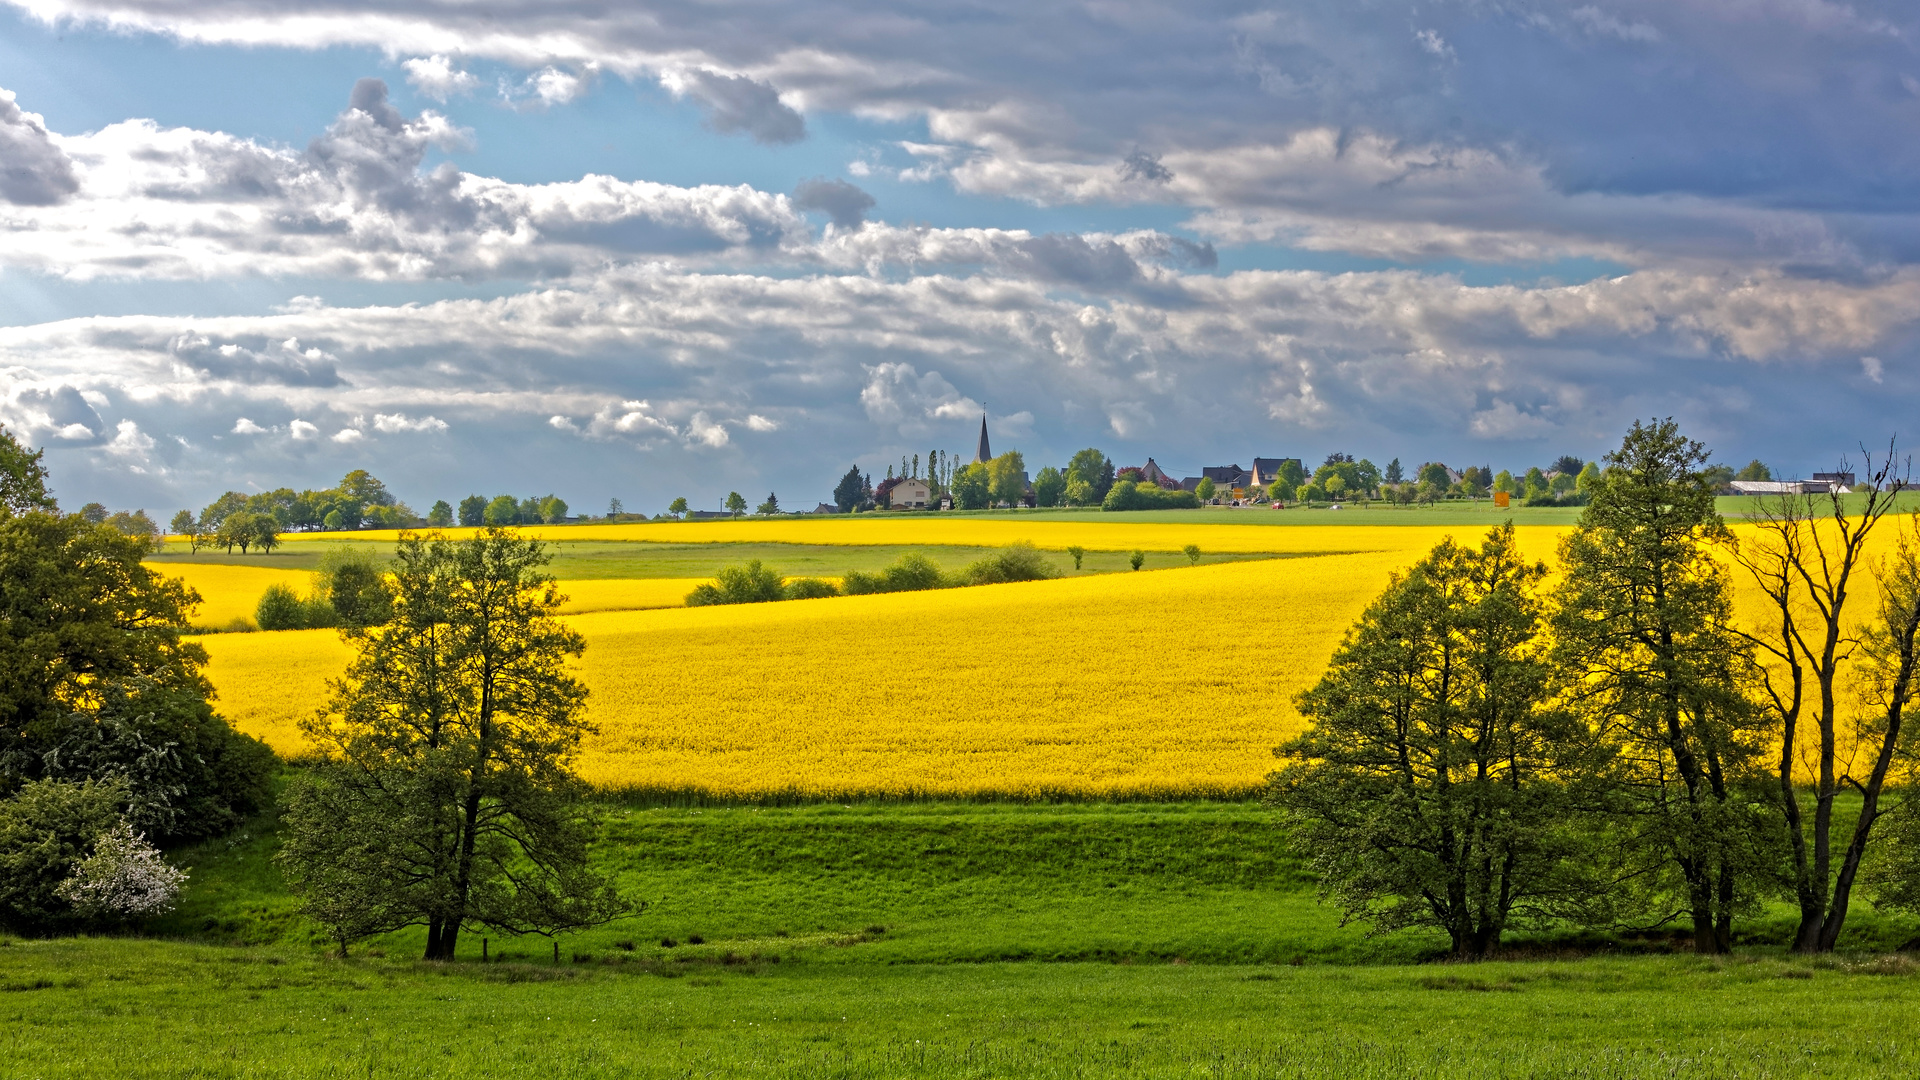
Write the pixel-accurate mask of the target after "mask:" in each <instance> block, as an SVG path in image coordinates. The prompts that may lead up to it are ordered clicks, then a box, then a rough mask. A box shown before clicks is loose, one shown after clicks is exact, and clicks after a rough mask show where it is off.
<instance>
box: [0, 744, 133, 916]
mask: <svg viewBox="0 0 1920 1080" xmlns="http://www.w3.org/2000/svg"><path fill="white" fill-rule="evenodd" d="M126 801H127V788H126V785H125V784H123V783H120V782H119V781H109V782H94V781H87V782H84V783H78V784H72V783H66V782H63V781H59V780H40V781H36V782H34V783H30V784H26V785H25V786H23V787H21V789H20V790H19V792H18V793H16V794H15V795H14V796H13V798H11V799H6V800H0V924H4V925H6V926H7V927H8V928H10V929H12V930H14V931H16V932H20V933H50V932H53V931H57V930H61V929H71V928H73V927H74V926H75V924H77V923H78V922H79V921H80V920H79V918H78V917H77V915H76V914H75V912H74V911H73V906H72V905H71V904H69V903H68V902H67V901H66V900H64V899H62V898H61V897H60V895H59V889H60V886H61V883H63V882H65V881H66V880H67V879H68V878H70V877H72V876H73V872H74V870H75V869H76V868H78V867H79V866H80V864H81V862H82V861H84V860H85V858H86V854H87V852H88V851H89V849H91V848H92V847H93V845H94V841H96V840H97V839H99V837H100V836H101V835H102V834H104V833H105V832H107V830H109V829H111V828H113V827H114V825H116V824H118V823H119V821H120V810H121V808H122V807H123V806H125V805H126Z"/></svg>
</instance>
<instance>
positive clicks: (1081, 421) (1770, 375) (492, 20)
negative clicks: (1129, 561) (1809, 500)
mask: <svg viewBox="0 0 1920 1080" xmlns="http://www.w3.org/2000/svg"><path fill="white" fill-rule="evenodd" d="M1917 197H1920V8H1917V7H1916V6H1915V5H1913V4H1912V3H1911V2H1904V3H1901V2H1893V0H1882V2H1865V3H1852V4H1848V3H1838V2H1830V0H1591V2H1587V0H1571V2H1565V3H1562V2H1555V0H1511V2H1508V0H1427V2H1422V3H1406V2H1399V0H1308V2H1280V3H1267V4H1261V3H1252V2H1245V3H1215V2H1209V0H1180V2H1166V3H1147V2H1139V0H1082V2H1078V3H1073V2H1063V3H1055V4H1035V3H1032V2H1031V0H973V2H970V3H965V4H955V3H951V2H946V0H943V2H939V3H924V4H922V3H912V2H904V0H895V2H890V3H878V2H871V3H870V2H864V0H700V2H697V3H696V2H685V0H681V2H633V0H619V2H615V0H430V2H429V0H377V2H376V0H320V2H314V3H303V4H290V3H277V2H274V0H0V421H4V422H5V423H6V424H7V425H8V426H9V427H10V428H12V429H13V430H14V431H15V432H16V433H18V434H21V435H23V436H24V437H25V438H26V439H28V440H29V441H31V442H33V443H35V444H38V445H44V446H46V447H48V448H49V453H48V460H49V462H50V464H51V466H52V469H53V472H54V479H55V482H56V487H57V492H58V494H59V495H60V496H61V498H62V499H63V501H64V502H65V503H67V504H68V505H69V506H72V505H77V504H78V503H79V502H83V501H87V500H93V499H98V500H101V501H104V502H106V503H108V504H109V505H113V506H116V507H120V506H124V507H135V506H140V507H146V508H149V509H151V510H156V511H160V512H163V513H164V512H171V510H173V509H176V508H178V507H181V506H194V507H197V506H199V505H201V504H203V503H205V502H206V501H208V500H210V499H211V498H212V497H213V496H214V495H216V494H218V493H219V492H221V491H223V490H226V489H228V488H240V489H257V488H265V487H275V486H281V485H293V486H296V487H301V486H324V485H326V484H328V483H330V482H332V481H333V480H335V479H337V478H338V477H339V476H340V475H341V474H342V473H344V472H346V471H347V470H349V469H352V468H359V467H365V468H370V469H373V470H374V471H375V472H376V473H377V474H378V475H380V476H382V477H383V478H385V479H386V480H387V481H388V483H389V484H390V486H392V487H393V488H394V489H395V490H396V491H397V492H398V493H399V494H400V495H401V496H402V497H403V498H405V499H407V500H408V501H410V502H412V503H413V504H414V505H415V506H416V507H417V508H424V507H425V506H426V505H428V504H430V503H431V502H432V501H433V500H434V499H436V498H448V499H458V498H459V497H460V496H462V495H465V494H469V493H473V492H479V493H483V494H495V493H499V492H514V493H521V494H527V493H545V492H548V491H553V492H557V493H559V494H560V495H561V496H562V497H563V498H565V499H567V500H568V501H569V502H571V503H572V504H573V505H574V506H575V507H576V508H577V509H582V510H588V511H593V512H600V511H602V510H603V509H604V507H605V505H606V502H607V500H608V499H609V498H610V497H619V498H621V499H623V500H624V501H625V502H626V504H627V505H628V507H629V508H631V509H648V510H655V509H659V508H660V507H661V506H663V505H664V504H665V502H666V501H667V500H669V499H671V498H672V497H673V496H675V495H682V494H684V495H686V496H688V497H689V498H690V499H691V500H692V501H693V502H694V504H695V505H696V506H714V507H717V506H718V505H719V502H720V500H721V499H723V498H724V496H725V495H726V493H727V492H728V491H729V490H734V489H737V490H739V491H741V492H744V493H747V494H749V495H751V496H753V497H754V498H755V499H756V500H757V499H758V498H760V497H762V496H763V495H764V494H765V492H766V491H768V490H773V491H777V492H778V493H779V494H780V496H781V499H782V501H783V502H784V503H787V504H789V505H804V506H808V507H810V506H811V505H812V504H813V502H814V501H816V500H818V499H822V498H826V497H828V495H829V492H830V491H831V488H832V486H833V483H834V481H835V480H836V479H837V477H838V474H839V473H841V472H844V471H845V469H846V467H847V465H848V464H849V463H850V462H858V463H860V464H861V465H862V466H863V467H866V468H868V469H871V470H873V471H874V472H877V473H879V472H884V471H885V468H886V466H887V464H888V463H889V462H897V461H898V460H899V458H900V456H901V455H903V454H915V453H918V454H922V455H924V454H925V453H926V452H927V451H928V450H931V449H936V448H937V449H940V450H943V451H959V452H963V453H964V452H968V451H970V449H971V445H972V438H973V433H974V430H975V428H976V427H977V424H978V420H979V415H980V412H981V410H982V409H983V408H984V409H986V410H987V411H988V412H990V413H991V414H992V416H993V421H992V423H993V426H994V433H995V445H996V449H998V448H1007V447H1017V448H1019V449H1021V450H1022V451H1024V452H1025V453H1026V455H1027V460H1028V462H1029V463H1030V465H1031V466H1032V467H1038V465H1040V464H1045V463H1058V462H1061V461H1063V460H1064V459H1065V458H1066V457H1067V456H1068V455H1069V454H1071V453H1072V452H1073V451H1074V450H1076V449H1078V448H1080V447H1083V446H1088V445H1093V446H1099V447H1102V448H1104V449H1106V450H1107V451H1108V452H1109V453H1110V454H1111V455H1112V456H1114V457H1115V458H1116V459H1119V460H1120V461H1121V462H1122V463H1123V464H1128V463H1137V462H1138V461H1141V460H1144V459H1145V458H1146V457H1147V456H1148V455H1152V456H1153V457H1154V458H1155V459H1156V460H1157V461H1159V462H1160V463H1161V464H1162V465H1164V466H1166V467H1167V468H1168V469H1169V470H1170V471H1173V472H1175V473H1176V474H1183V473H1184V474H1190V473H1193V472H1196V471H1197V470H1198V468H1199V467H1200V466H1201V465H1208V464H1223V463H1228V462H1234V461H1238V462H1241V463H1245V462H1246V461H1247V459H1249V458H1250V457H1252V456H1254V455H1255V454H1259V455H1262V456H1267V455H1287V456H1300V457H1304V458H1309V459H1313V460H1318V459H1319V458H1320V457H1322V456H1324V455H1325V454H1326V453H1327V452H1329V451H1336V450H1338V451H1347V452H1351V453H1354V454H1358V455H1365V456H1368V457H1371V458H1372V459H1374V460H1375V461H1377V462H1382V463H1384V462H1385V461H1386V460H1387V459H1389V458H1393V457H1399V458H1401V459H1402V460H1403V461H1405V462H1408V463H1417V462H1420V461H1426V460H1442V461H1446V462H1448V463H1451V464H1456V465H1466V464H1479V463H1491V464H1492V465H1493V466H1494V467H1495V468H1501V467H1509V468H1515V469H1516V470H1517V469H1519V468H1524V467H1525V466H1527V465H1530V464H1535V463H1543V462H1545V461H1548V460H1550V459H1551V458H1553V457H1554V456H1556V455H1558V454H1561V453H1573V454H1578V455H1580V456H1583V457H1592V456H1596V455H1597V454H1599V453H1601V452H1603V451H1604V450H1605V449H1606V448H1607V447H1608V446H1610V445H1612V444H1615V443H1617V441H1618V437H1619V433H1620V431H1621V430H1622V428H1623V427H1624V426H1625V425H1626V424H1627V423H1628V422H1629V421H1630V420H1631V419H1632V418H1634V417H1648V416H1656V415H1657V416H1666V415H1673V416H1675V417H1677V418H1679V419H1680V420H1681V421H1682V423H1683V425H1684V426H1685V427H1686V429H1687V430H1688V431H1690V432H1691V433H1693V434H1694V435H1696V436H1697V437H1700V438H1702V439H1704V440H1705V441H1707V442H1708V443H1709V445H1711V446H1712V447H1714V449H1715V450H1716V451H1717V452H1718V454H1719V456H1720V457H1721V458H1722V459H1724V460H1727V461H1729V462H1732V463H1734V464H1740V463H1744V462H1745V461H1746V460H1748V459H1749V458H1753V457H1759V458H1761V459H1763V460H1766V461H1768V462H1771V463H1773V464H1775V465H1776V466H1778V467H1779V468H1781V469H1784V470H1786V471H1788V472H1792V473H1800V474H1804V473H1807V472H1811V471H1812V470H1814V469H1818V468H1823V467H1826V466H1828V465H1830V464H1832V463H1833V462H1834V460H1835V459H1836V458H1837V457H1838V455H1840V454H1841V453H1843V452H1845V451H1847V450H1849V449H1851V448H1854V447H1856V446H1857V445H1858V444H1859V443H1860V442H1861V441H1866V442H1868V443H1869V444H1878V443H1881V442H1883V441H1884V440H1885V439H1886V438H1887V437H1888V436H1889V435H1894V434H1899V435H1902V436H1906V437H1910V436H1911V435H1912V434H1913V432H1912V428H1913V424H1912V423H1911V422H1910V418H1911V417H1912V416H1913V415H1914V405H1915V404H1916V403H1920V395H1917V394H1916V389H1917V387H1920V384H1917V382H1916V367H1915V363H1914V359H1915V353H1916V333H1915V331H1916V328H1917V327H1920V198H1917Z"/></svg>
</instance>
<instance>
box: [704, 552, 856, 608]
mask: <svg viewBox="0 0 1920 1080" xmlns="http://www.w3.org/2000/svg"><path fill="white" fill-rule="evenodd" d="M714 577H715V579H716V581H715V583H714V584H705V583H702V584H700V585H698V586H695V588H694V590H693V591H692V592H690V593H688V594H687V606H688V607H710V606H712V605H715V604H765V603H771V602H772V601H775V600H814V599H818V598H820V597H822V596H838V595H840V590H839V589H838V588H836V587H834V584H833V582H831V581H824V580H822V579H820V578H793V579H791V580H787V579H783V578H781V576H780V572H779V571H777V570H774V569H771V568H769V567H766V566H762V565H761V564H760V560H759V559H755V560H753V561H752V562H750V563H748V564H747V565H745V566H728V567H723V568H722V569H721V570H720V572H719V573H718V574H715V575H714Z"/></svg>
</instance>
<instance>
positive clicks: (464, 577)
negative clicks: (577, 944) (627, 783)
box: [279, 529, 627, 960]
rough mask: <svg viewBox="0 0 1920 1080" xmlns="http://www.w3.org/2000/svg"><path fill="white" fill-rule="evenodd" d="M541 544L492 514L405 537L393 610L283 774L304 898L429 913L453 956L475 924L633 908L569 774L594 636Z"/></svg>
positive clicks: (392, 923) (349, 929)
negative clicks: (578, 674) (563, 617)
mask: <svg viewBox="0 0 1920 1080" xmlns="http://www.w3.org/2000/svg"><path fill="white" fill-rule="evenodd" d="M548 560H549V556H548V554H547V553H546V550H545V548H544V546H543V545H542V544H541V543H540V542H539V541H535V540H522V539H519V538H517V537H515V536H513V535H512V534H511V533H509V532H506V531H504V530H499V529H490V530H487V531H486V532H484V533H482V534H480V535H478V536H475V537H473V538H472V539H470V540H464V541H450V540H445V539H438V538H436V539H424V538H419V537H409V538H407V539H404V540H402V541H401V542H400V544H399V546H398V549H397V555H396V559H395V562H394V577H395V581H396V595H395V601H394V618H393V620H392V621H391V622H390V623H389V624H388V625H387V626H385V627H383V628H381V629H378V630H375V631H372V632H369V633H367V634H365V635H363V636H361V637H360V638H359V639H358V641H359V653H358V655H357V656H356V657H355V658H354V660H353V661H352V663H351V664H349V666H348V668H347V672H346V674H345V676H344V677H342V678H341V679H340V680H339V681H338V682H336V683H335V684H334V687H333V696H332V700H331V701H329V703H328V704H327V706H326V707H325V708H324V709H321V710H320V711H319V712H317V713H316V714H315V715H314V716H313V717H312V718H310V719H309V720H307V721H305V722H304V723H303V724H302V730H303V731H304V732H305V733H306V735H307V738H308V739H309V740H310V741H311V743H312V744H313V746H314V748H315V750H316V751H318V752H319V754H320V755H321V756H322V758H323V764H321V765H319V766H318V767H316V768H314V769H311V770H309V771H308V775H307V776H306V777H305V778H303V779H302V780H301V781H300V782H298V783H296V784H295V785H294V786H293V787H292V788H291V789H290V790H289V792H288V796H287V800H286V810H285V813H284V816H283V819H282V820H283V828H284V829H285V835H286V840H285V842H284V846H283V847H282V849H281V853H280V856H279V858H280V863H281V866H282V867H283V869H284V870H285V872H286V874H287V877H288V881H289V884H290V885H291V886H292V887H293V889H294V891H295V893H296V895H298V896H300V897H301V899H302V902H303V904H304V905H305V910H306V911H307V912H308V913H309V914H310V915H311V916H313V917H314V918H316V919H319V920H321V921H323V922H326V923H328V924H329V925H330V926H331V928H332V929H333V930H334V932H335V933H336V935H337V936H338V937H339V938H340V939H341V940H342V941H343V942H344V941H345V940H347V939H348V938H351V937H354V936H359V935H364V934H369V933H374V932H379V931H383V930H391V929H396V928H398V927H401V926H410V925H424V926H425V927H426V928H427V948H426V956H427V958H428V959H431V960H450V959H452V958H453V957H454V955H455V952H456V949H457V947H458V944H459V936H460V933H461V931H462V929H463V928H465V927H467V926H483V927H488V928H490V929H492V930H495V931H497V932H501V933H507V934H524V933H554V932H558V931H562V930H569V929H577V928H580V927H585V926H591V925H596V924H598V923H601V922H605V921H607V920H610V919H613V918H616V917H618V916H620V915H622V914H625V913H626V910H627V909H626V906H625V905H624V904H623V903H622V902H621V901H620V899H619V897H618V895H617V894H616V893H615V891H614V889H613V887H612V885H611V884H610V883H609V882H608V881H607V880H605V879H604V878H602V877H601V876H599V875H598V874H596V873H595V872H594V871H592V870H591V869H590V868H589V866H588V860H587V849H588V842H589V840H590V839H591V836H592V833H593V829H592V825H591V822H590V820H589V818H588V814H587V811H586V808H585V804H584V802H583V796H584V794H585V786H584V784H583V783H582V782H581V781H580V780H579V779H578V778H577V777H576V776H575V775H574V774H573V772H572V769H571V764H572V760H573V757H574V754H575V753H576V751H577V749H578V747H579V744H580V739H581V737H582V736H583V735H585V734H587V733H589V732H590V731H591V730H592V728H591V727H590V726H589V724H588V723H587V721H586V719H585V707H586V696H587V691H586V688H585V687H584V686H582V685H581V684H580V682H579V681H578V680H576V679H574V678H573V677H572V676H571V675H569V674H568V673H567V668H566V663H567V659H568V658H569V657H573V656H578V655H579V654H580V653H581V651H582V650H583V649H584V648H585V642H584V640H583V639H582V638H581V637H580V635H579V634H577V633H575V632H574V631H572V630H570V629H568V628H567V627H566V626H564V625H563V624H561V623H560V622H559V621H558V620H557V619H555V618H554V611H555V609H556V608H558V607H559V605H560V603H561V601H562V600H563V599H564V598H563V597H561V596H560V594H559V592H558V589H557V588H556V586H555V582H554V580H553V578H552V576H551V575H549V574H547V573H546V572H545V566H546V565H547V562H548Z"/></svg>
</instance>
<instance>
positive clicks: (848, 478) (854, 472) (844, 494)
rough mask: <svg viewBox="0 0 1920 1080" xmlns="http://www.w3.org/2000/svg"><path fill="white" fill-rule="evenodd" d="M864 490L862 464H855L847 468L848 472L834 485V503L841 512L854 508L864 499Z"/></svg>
mask: <svg viewBox="0 0 1920 1080" xmlns="http://www.w3.org/2000/svg"><path fill="white" fill-rule="evenodd" d="M863 491H864V484H863V482H862V481H861V479H860V466H858V465H855V466H854V467H852V468H850V469H848V470H847V474H846V475H845V476H842V477H841V478H840V482H839V483H838V484H835V485H834V487H833V505H835V506H837V507H839V508H840V511H841V513H845V512H847V511H849V510H852V509H853V508H854V507H856V506H859V505H860V503H861V501H862V499H863V495H862V492H863Z"/></svg>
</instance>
